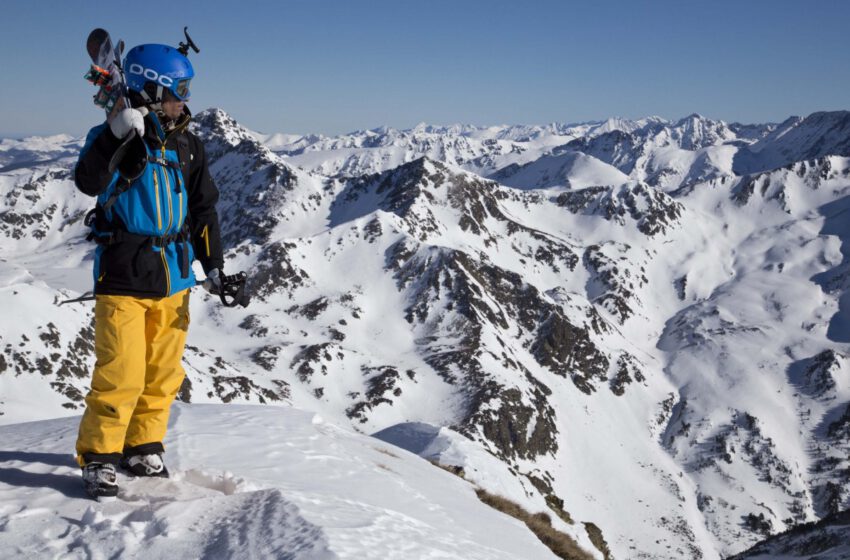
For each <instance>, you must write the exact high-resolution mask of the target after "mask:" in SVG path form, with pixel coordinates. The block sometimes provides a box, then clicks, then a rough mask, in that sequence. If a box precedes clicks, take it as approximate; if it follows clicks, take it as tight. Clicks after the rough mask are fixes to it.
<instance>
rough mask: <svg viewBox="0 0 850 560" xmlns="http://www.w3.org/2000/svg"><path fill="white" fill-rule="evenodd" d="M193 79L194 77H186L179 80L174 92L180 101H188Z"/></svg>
mask: <svg viewBox="0 0 850 560" xmlns="http://www.w3.org/2000/svg"><path fill="white" fill-rule="evenodd" d="M191 81H192V78H186V79H185V80H178V81H177V86H176V87H175V88H174V89H173V90H172V92H173V93H174V94H175V95H176V96H177V98H178V99H179V100H180V101H187V100H188V99H189V96H190V95H191V94H190V93H189V82H191Z"/></svg>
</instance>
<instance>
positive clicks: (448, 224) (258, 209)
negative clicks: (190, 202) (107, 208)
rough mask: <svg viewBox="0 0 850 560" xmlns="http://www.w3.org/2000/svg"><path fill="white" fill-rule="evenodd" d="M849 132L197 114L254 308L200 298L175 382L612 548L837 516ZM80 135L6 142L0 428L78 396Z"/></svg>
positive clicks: (846, 497) (82, 354) (694, 541)
mask: <svg viewBox="0 0 850 560" xmlns="http://www.w3.org/2000/svg"><path fill="white" fill-rule="evenodd" d="M845 126H846V113H843V112H837V113H816V114H815V115H812V116H810V117H807V118H805V119H793V120H789V121H786V123H783V124H782V125H779V126H775V125H746V126H745V125H739V124H732V125H727V124H726V123H723V122H721V121H713V120H710V119H705V118H703V117H700V116H699V115H691V116H689V117H686V118H684V119H681V120H679V121H665V120H663V119H659V118H649V119H643V120H640V121H625V120H622V119H611V120H609V121H605V122H601V123H586V124H581V125H558V124H553V125H546V126H539V127H535V126H523V127H506V126H501V127H474V126H461V125H457V126H452V127H433V126H428V125H420V126H417V127H416V128H414V129H411V130H407V131H398V130H393V129H387V128H384V129H375V130H371V131H362V132H356V133H352V134H349V135H345V136H341V137H337V138H327V137H320V136H312V137H297V136H293V135H263V134H258V133H256V132H253V131H250V130H247V129H245V128H243V127H241V126H240V125H239V124H238V123H236V122H235V121H234V120H233V119H232V118H230V117H229V116H228V115H227V114H226V113H224V112H223V111H221V110H209V111H205V112H203V113H201V114H199V115H198V116H197V118H196V119H195V125H194V127H195V131H196V133H197V134H198V135H199V136H200V137H201V138H202V139H203V140H204V143H205V145H206V148H207V151H208V154H209V157H210V161H211V172H212V174H213V176H214V177H215V180H216V182H217V184H218V185H219V188H220V190H221V192H222V198H221V202H220V206H219V211H220V215H221V222H222V228H223V236H224V242H225V246H226V247H227V263H228V264H227V269H228V270H240V269H244V270H248V271H250V274H251V282H252V287H253V289H254V292H255V295H256V297H255V301H254V302H253V303H252V305H251V307H249V308H248V309H222V308H221V307H220V306H218V304H217V303H216V300H215V299H213V298H210V297H208V296H205V295H203V294H202V293H198V292H196V293H195V295H193V302H192V318H193V327H192V329H190V334H189V343H188V344H189V345H188V348H187V354H186V359H185V362H186V367H187V372H188V376H187V382H186V384H184V387H183V389H182V391H181V399H182V400H183V401H185V402H192V403H204V402H226V403H255V404H270V405H283V406H294V407H296V408H298V409H304V410H312V411H317V412H318V413H320V414H321V415H322V416H323V417H324V418H325V419H326V420H327V422H329V423H331V424H334V425H338V426H343V427H346V429H349V430H357V431H360V432H363V433H366V434H383V436H384V437H385V438H387V439H386V440H387V441H391V442H395V443H399V444H401V445H402V446H404V447H406V448H408V449H410V450H412V451H414V452H415V453H419V454H420V455H422V456H424V457H427V458H429V459H431V460H434V461H436V462H438V463H440V464H442V465H444V466H447V467H450V468H455V469H459V468H462V469H463V470H464V472H465V473H466V476H467V478H468V479H470V480H474V482H475V483H476V484H477V485H479V486H480V487H481V488H484V489H486V490H488V491H491V492H495V493H501V494H503V495H508V496H510V497H511V498H512V499H514V500H515V501H517V502H519V503H521V504H523V505H524V506H525V507H526V508H528V509H529V510H530V511H547V512H549V513H551V514H552V515H553V516H554V517H556V518H557V519H558V520H560V521H562V522H563V523H561V526H560V530H562V531H563V532H564V533H566V534H569V535H570V536H571V538H573V539H574V540H575V541H576V542H578V543H579V544H580V545H582V546H583V547H584V548H585V549H586V550H588V552H589V553H591V554H595V555H597V556H599V557H601V556H603V555H604V556H606V557H609V558H682V557H689V558H720V557H723V556H726V555H729V554H734V553H738V552H741V551H743V550H745V549H747V548H749V547H750V546H752V545H754V544H756V543H757V542H758V541H760V540H761V539H763V538H764V537H765V536H767V535H770V534H775V533H780V532H782V531H785V530H786V529H789V528H791V527H794V526H796V525H799V524H802V523H806V522H813V521H817V520H818V519H821V518H824V517H826V516H828V515H832V514H836V513H837V512H839V511H841V510H844V509H847V508H848V505H850V504H849V502H850V491H848V488H847V484H848V482H850V479H848V476H847V472H848V468H850V440H848V436H847V429H846V428H847V426H846V425H847V424H850V412H849V411H850V364H848V362H847V361H848V358H847V356H848V355H850V348H848V346H847V343H848V342H850V322H848V320H847V315H846V313H847V312H850V299H848V297H850V296H847V295H846V293H847V287H848V278H850V275H848V273H847V271H848V268H850V257H848V256H846V255H847V251H846V249H845V246H844V243H845V240H847V239H850V226H845V222H846V220H845V219H844V215H845V210H846V209H847V208H848V206H850V198H847V197H848V195H850V159H848V157H847V156H850V154H848V153H847V147H846V142H845V141H842V137H841V133H840V131H842V130H844V128H843V127H845ZM818 134H820V136H818ZM795 139H796V140H795ZM844 140H846V136H845V137H844ZM2 145H3V146H7V145H8V146H11V145H13V143H12V142H10V141H4V143H3V144H2ZM78 145H79V139H76V140H75V139H71V138H67V137H53V138H46V139H28V140H25V141H17V142H16V143H14V146H15V150H17V151H16V152H15V154H16V155H15V156H14V159H12V158H9V159H8V160H3V161H6V162H8V163H7V164H6V166H5V167H3V168H0V189H2V190H0V251H2V252H0V293H2V294H3V295H4V296H6V297H5V298H4V301H6V309H7V313H6V315H4V318H3V319H0V335H1V336H2V338H3V340H2V345H0V414H2V416H0V423H7V424H15V423H18V422H23V421H27V420H41V419H46V418H52V417H54V416H60V415H66V414H79V412H80V406H81V403H82V396H83V395H84V394H85V391H86V385H87V377H88V372H89V368H90V366H91V363H92V361H93V357H92V348H91V338H92V336H91V335H92V327H91V320H92V319H91V316H90V314H89V313H87V312H86V309H87V308H86V307H84V306H80V305H76V306H62V307H57V306H56V305H55V303H56V301H57V300H60V299H65V298H66V297H73V296H74V295H76V294H78V293H81V292H83V291H85V290H87V289H88V288H89V284H90V281H91V280H90V271H89V269H90V260H89V259H90V251H91V247H89V246H88V244H87V243H86V242H85V241H84V240H83V238H84V235H85V231H84V228H83V226H82V223H81V220H82V216H83V215H84V213H85V211H86V209H87V208H88V207H89V206H90V205H91V200H89V199H87V198H86V197H84V196H82V195H80V194H79V193H77V192H76V191H75V189H74V187H73V184H72V181H71V177H70V170H71V168H72V166H73V161H74V158H73V151H74V149H75V148H74V146H78ZM30 149H31V153H30V152H28V150H30ZM45 154H46V155H45ZM797 156H799V157H800V159H798V160H793V159H792V160H791V161H790V162H789V161H787V160H788V158H794V157H797ZM48 160H49V161H48ZM741 161H746V162H749V163H747V165H748V167H747V168H746V172H745V173H741V172H740V169H739V167H738V165H739V162H741ZM756 161H758V162H759V164H758V165H756V164H755V163H753V162H756ZM771 162H774V163H779V164H778V165H776V166H771V165H772V164H771ZM35 403H38V405H37V406H34V405H35ZM441 429H442V430H449V431H450V433H451V434H454V435H453V436H452V438H451V441H450V442H446V441H445V440H442V439H440V440H435V439H434V434H437V433H446V432H441ZM399 434H402V435H401V436H399ZM411 434H412V435H411ZM435 441H441V442H443V443H439V444H438V443H434V442H435ZM411 442H414V443H412V444H411ZM417 442H418V443H417ZM423 442H424V443H423ZM459 450H462V452H461V451H459ZM69 451H70V450H69ZM188 467H189V465H188V463H187V468H188ZM470 557H471V556H470Z"/></svg>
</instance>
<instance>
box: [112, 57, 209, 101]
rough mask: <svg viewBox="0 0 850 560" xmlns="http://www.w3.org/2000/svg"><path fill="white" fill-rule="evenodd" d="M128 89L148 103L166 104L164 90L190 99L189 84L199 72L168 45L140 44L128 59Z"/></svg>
mask: <svg viewBox="0 0 850 560" xmlns="http://www.w3.org/2000/svg"><path fill="white" fill-rule="evenodd" d="M124 76H125V79H126V80H127V87H128V88H129V89H130V90H131V91H135V92H138V93H139V94H140V95H141V96H142V97H143V98H144V99H145V101H147V102H148V103H159V102H160V101H162V95H163V93H164V90H166V89H167V90H168V91H170V92H171V93H173V94H174V97H176V98H177V99H179V100H181V101H186V100H188V99H189V82H190V81H191V80H192V78H193V77H194V76H195V70H194V69H193V68H192V63H191V62H189V59H188V58H186V57H185V56H184V55H183V54H181V53H180V52H179V51H178V50H177V49H175V48H174V47H169V46H168V45H157V44H149V45H139V46H137V47H133V48H132V49H130V52H128V53H127V56H126V58H124Z"/></svg>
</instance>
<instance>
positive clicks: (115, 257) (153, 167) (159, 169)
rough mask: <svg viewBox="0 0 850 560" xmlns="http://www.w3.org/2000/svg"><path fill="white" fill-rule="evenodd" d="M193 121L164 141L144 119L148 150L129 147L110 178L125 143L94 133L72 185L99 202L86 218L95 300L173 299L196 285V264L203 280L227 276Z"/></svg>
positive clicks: (151, 119) (102, 130)
mask: <svg viewBox="0 0 850 560" xmlns="http://www.w3.org/2000/svg"><path fill="white" fill-rule="evenodd" d="M190 118H191V117H190V114H189V112H188V110H186V111H185V113H184V115H183V116H182V117H181V119H180V120H179V121H178V124H177V126H176V127H174V128H173V129H172V130H170V131H169V132H168V133H166V132H164V131H163V129H162V127H161V125H160V122H159V119H158V118H157V117H156V116H155V115H154V114H153V113H151V114H149V115H147V116H146V117H145V134H144V144H142V143H141V142H138V140H137V141H136V143H135V144H131V145H134V146H135V147H136V149H135V150H130V151H128V152H127V153H126V154H125V155H124V156H123V158H122V159H121V164H120V165H119V166H118V169H119V171H115V172H113V173H110V172H109V163H110V161H111V159H112V157H113V155H114V154H115V153H116V151H117V150H118V148H119V146H121V145H122V140H120V139H119V138H116V137H115V135H114V134H113V133H112V131H111V130H110V128H109V126H108V125H106V124H102V125H99V126H97V127H95V128H93V129H92V130H91V131H90V132H89V135H88V137H87V139H86V145H85V147H84V148H83V150H82V151H81V153H80V158H79V160H78V162H77V166H76V169H75V171H74V182H75V184H76V186H77V188H78V189H79V190H80V191H82V192H83V193H85V194H87V195H89V196H97V197H98V200H97V205H96V207H95V209H94V210H93V211H92V212H91V213H90V217H89V218H87V224H88V225H90V227H91V228H92V233H91V234H90V235H89V239H91V240H94V241H96V242H97V243H98V247H97V250H96V252H95V268H94V280H95V289H94V292H95V293H96V294H110V295H131V296H138V297H164V296H169V295H172V294H174V293H176V292H179V291H181V290H183V289H186V288H188V287H191V286H193V285H194V284H195V277H194V274H193V273H192V270H191V261H192V260H193V259H194V258H197V259H198V260H199V261H200V262H201V266H202V267H203V269H204V272H205V273H208V272H209V271H211V270H212V269H214V268H218V269H222V268H223V265H224V258H223V255H222V247H221V231H220V228H219V220H218V214H217V212H216V208H215V205H216V202H217V201H218V197H219V193H218V189H217V188H216V186H215V183H214V182H213V180H212V177H211V176H210V173H209V168H208V166H207V158H206V153H205V151H204V146H203V144H202V143H201V141H200V140H199V139H198V138H197V137H196V136H195V135H194V134H192V133H191V132H189V131H188V130H187V126H188V124H189V119H190ZM139 146H144V152H142V151H141V149H140V148H139ZM128 170H129V171H128ZM128 177H130V178H128Z"/></svg>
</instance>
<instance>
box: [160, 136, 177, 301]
mask: <svg viewBox="0 0 850 560" xmlns="http://www.w3.org/2000/svg"><path fill="white" fill-rule="evenodd" d="M165 140H166V141H167V140H168V137H167V136H166V138H165ZM160 154H161V156H162V160H163V161H165V142H163V143H162V150H161V152H160ZM160 167H161V168H162V177H163V179H164V180H165V196H166V198H167V199H168V227H166V228H165V231H163V232H162V233H163V235H167V234H168V230H170V229H171V223H172V221H173V220H174V209H173V208H172V202H171V185H170V184H169V181H168V169H167V168H165V167H164V166H162V165H160ZM165 250H166V247H165V246H163V247H160V248H159V254H160V257H162V266H163V267H165V295H166V296H168V295H169V294H171V271H170V270H169V269H168V260H167V259H166V258H165Z"/></svg>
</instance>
